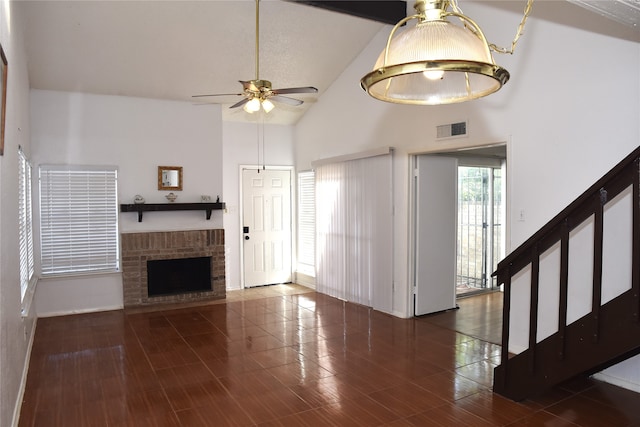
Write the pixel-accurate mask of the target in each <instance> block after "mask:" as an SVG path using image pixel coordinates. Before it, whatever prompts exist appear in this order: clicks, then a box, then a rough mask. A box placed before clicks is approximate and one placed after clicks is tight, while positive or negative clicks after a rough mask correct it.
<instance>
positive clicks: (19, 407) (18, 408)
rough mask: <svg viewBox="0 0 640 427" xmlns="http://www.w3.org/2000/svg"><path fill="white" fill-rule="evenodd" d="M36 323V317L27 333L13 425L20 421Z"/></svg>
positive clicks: (15, 425) (15, 426) (14, 426)
mask: <svg viewBox="0 0 640 427" xmlns="http://www.w3.org/2000/svg"><path fill="white" fill-rule="evenodd" d="M37 323H38V319H37V318H36V319H34V321H33V327H32V328H31V332H30V333H29V337H30V338H29V344H28V345H27V354H26V357H25V360H24V366H23V367H22V379H21V380H20V388H19V389H18V396H17V397H16V404H15V406H14V408H13V420H12V422H11V425H12V426H13V427H18V423H19V422H20V412H21V410H22V401H23V400H24V392H25V390H26V388H27V374H28V373H29V364H30V363H31V350H32V349H33V340H34V338H35V335H36V325H37Z"/></svg>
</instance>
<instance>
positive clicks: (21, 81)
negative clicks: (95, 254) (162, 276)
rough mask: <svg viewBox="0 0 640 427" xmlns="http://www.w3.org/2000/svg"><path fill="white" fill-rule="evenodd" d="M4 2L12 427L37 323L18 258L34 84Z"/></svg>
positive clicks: (1, 183)
mask: <svg viewBox="0 0 640 427" xmlns="http://www.w3.org/2000/svg"><path fill="white" fill-rule="evenodd" d="M11 5H12V3H11V2H8V1H4V2H0V45H2V48H3V50H4V53H5V55H6V57H7V63H8V71H9V72H8V74H7V75H8V82H7V110H6V123H5V145H4V155H3V156H2V157H0V194H2V197H0V388H1V392H0V425H2V426H10V425H11V424H12V422H13V421H12V420H14V419H15V416H17V411H18V409H19V402H20V400H21V396H22V392H23V391H24V382H23V379H24V378H26V377H25V376H24V373H25V372H26V369H27V367H28V363H29V352H30V346H31V342H32V339H33V331H34V327H35V318H34V314H33V312H29V313H28V314H27V316H25V317H22V316H21V314H20V309H21V303H20V278H19V267H18V265H19V258H18V230H17V228H18V227H17V225H18V146H22V149H23V150H24V152H25V153H26V154H27V156H29V155H30V153H31V147H30V142H29V140H30V138H29V79H28V77H27V71H26V56H25V48H24V37H23V34H22V32H21V30H22V28H23V27H24V25H23V19H22V17H21V16H18V14H17V12H16V11H15V10H12V9H11Z"/></svg>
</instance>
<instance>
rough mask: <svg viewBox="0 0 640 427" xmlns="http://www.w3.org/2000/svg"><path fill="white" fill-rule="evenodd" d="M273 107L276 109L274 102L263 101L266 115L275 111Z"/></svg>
mask: <svg viewBox="0 0 640 427" xmlns="http://www.w3.org/2000/svg"><path fill="white" fill-rule="evenodd" d="M273 107H275V105H273V102H271V101H269V100H268V99H265V100H264V101H262V108H263V109H264V112H265V113H269V112H270V111H271V110H273Z"/></svg>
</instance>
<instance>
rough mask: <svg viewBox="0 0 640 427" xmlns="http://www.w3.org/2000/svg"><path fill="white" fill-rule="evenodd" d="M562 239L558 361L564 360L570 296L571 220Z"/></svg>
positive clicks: (566, 222)
mask: <svg viewBox="0 0 640 427" xmlns="http://www.w3.org/2000/svg"><path fill="white" fill-rule="evenodd" d="M560 233H561V237H560V298H559V302H558V304H559V306H558V360H563V359H564V353H565V348H566V347H565V345H566V343H565V333H566V329H567V304H568V294H569V219H568V218H566V219H565V220H564V221H563V222H562V226H561V230H560Z"/></svg>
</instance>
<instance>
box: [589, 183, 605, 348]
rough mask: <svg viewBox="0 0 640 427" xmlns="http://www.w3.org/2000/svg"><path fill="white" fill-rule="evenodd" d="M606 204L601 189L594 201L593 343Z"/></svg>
mask: <svg viewBox="0 0 640 427" xmlns="http://www.w3.org/2000/svg"><path fill="white" fill-rule="evenodd" d="M605 203H607V190H606V189H605V188H604V187H602V188H600V191H599V192H598V194H597V195H596V200H594V204H595V206H594V214H595V218H594V228H595V229H594V236H593V296H592V300H591V318H592V319H593V326H592V327H593V335H592V338H593V342H594V343H597V342H598V339H599V335H600V307H601V305H602V242H603V224H604V205H605Z"/></svg>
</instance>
